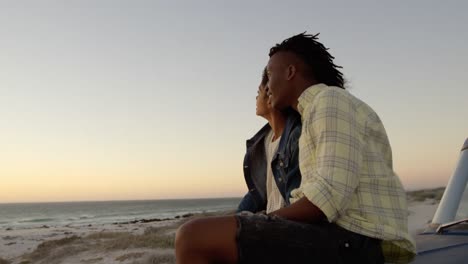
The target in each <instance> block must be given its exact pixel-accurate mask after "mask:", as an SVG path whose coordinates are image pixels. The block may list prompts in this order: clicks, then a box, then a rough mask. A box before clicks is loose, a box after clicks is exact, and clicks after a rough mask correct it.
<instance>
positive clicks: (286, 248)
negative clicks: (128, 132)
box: [176, 34, 415, 263]
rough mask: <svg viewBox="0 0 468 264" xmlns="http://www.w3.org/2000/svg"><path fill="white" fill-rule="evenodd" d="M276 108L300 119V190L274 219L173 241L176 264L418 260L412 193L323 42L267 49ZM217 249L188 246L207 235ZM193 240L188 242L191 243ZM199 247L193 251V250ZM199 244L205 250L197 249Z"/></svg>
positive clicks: (188, 228) (194, 230)
mask: <svg viewBox="0 0 468 264" xmlns="http://www.w3.org/2000/svg"><path fill="white" fill-rule="evenodd" d="M269 55H270V60H269V62H268V66H267V72H268V77H269V83H268V86H269V89H270V100H271V103H272V104H273V106H274V107H275V108H277V109H279V110H281V109H285V108H287V107H292V108H294V109H296V110H297V111H298V112H299V113H300V115H301V117H302V133H301V137H300V139H299V168H300V171H301V174H302V181H301V185H300V187H299V188H298V189H296V190H294V191H292V193H291V195H292V198H291V205H290V206H288V207H285V208H281V209H279V210H277V211H274V212H272V213H271V214H269V215H268V216H259V215H253V216H239V215H238V216H235V217H234V218H233V217H224V218H217V219H202V220H200V221H198V220H195V221H193V222H191V223H188V224H187V225H185V226H183V227H182V228H181V229H180V230H179V232H178V234H177V238H176V254H177V255H176V256H177V261H178V263H189V262H188V261H187V260H188V259H189V258H188V256H192V258H193V259H194V260H195V261H196V262H192V263H216V262H222V263H237V262H238V263H383V262H384V261H385V262H390V263H406V262H409V261H410V260H411V259H412V258H413V257H414V254H415V246H414V242H413V240H412V238H411V237H410V235H409V234H408V228H407V205H406V195H405V192H404V190H403V188H402V185H401V183H400V181H399V179H398V177H397V176H396V175H395V173H394V172H393V168H392V154H391V149H390V145H389V142H388V138H387V135H386V132H385V129H384V127H383V125H382V122H381V121H380V119H379V117H378V116H377V114H375V112H374V111H373V110H372V109H371V108H370V107H369V106H368V105H366V104H365V103H363V102H362V101H360V100H359V99H357V98H356V97H354V96H352V95H351V94H349V93H348V92H347V91H346V90H345V89H344V81H343V75H342V73H341V72H340V71H339V68H340V67H338V66H336V65H335V64H334V63H333V59H334V57H332V56H331V55H330V54H329V53H328V51H327V49H326V48H325V47H324V46H323V45H322V44H321V43H319V42H318V41H317V35H315V36H314V35H306V34H299V35H296V36H293V37H291V38H289V39H286V40H285V41H283V42H282V43H280V44H277V45H276V46H274V47H273V48H272V49H271V50H270V54H269ZM210 227H211V228H214V229H216V230H219V231H220V232H221V231H224V232H222V234H219V235H217V236H213V237H211V238H210V239H212V240H213V241H212V242H209V241H207V240H204V241H202V242H200V241H194V240H192V241H190V240H191V237H192V238H193V237H195V236H203V233H204V231H205V230H207V229H209V228H210ZM187 241H188V242H187ZM194 242H200V244H198V245H197V246H193V245H192V246H189V245H190V244H193V243H194ZM200 245H201V246H200Z"/></svg>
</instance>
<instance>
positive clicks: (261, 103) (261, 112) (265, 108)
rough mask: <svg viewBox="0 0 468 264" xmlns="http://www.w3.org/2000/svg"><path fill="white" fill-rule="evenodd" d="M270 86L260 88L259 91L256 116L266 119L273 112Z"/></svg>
mask: <svg viewBox="0 0 468 264" xmlns="http://www.w3.org/2000/svg"><path fill="white" fill-rule="evenodd" d="M267 93H268V86H267V85H262V84H260V86H258V91H257V109H256V110H257V111H256V114H257V115H258V116H263V117H265V116H266V115H267V114H269V113H270V112H271V109H272V108H271V103H270V99H269V98H268V94H267Z"/></svg>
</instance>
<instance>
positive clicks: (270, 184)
mask: <svg viewBox="0 0 468 264" xmlns="http://www.w3.org/2000/svg"><path fill="white" fill-rule="evenodd" d="M272 139H273V130H271V131H270V132H269V133H268V135H266V137H265V154H266V160H267V175H266V189H267V207H266V212H267V214H268V213H270V212H273V211H276V210H278V209H280V208H282V207H284V205H285V203H284V200H283V196H281V193H280V191H279V189H278V186H277V185H276V181H275V179H274V178H273V171H272V169H271V161H272V160H273V157H274V155H275V153H276V151H277V150H278V145H279V142H280V139H281V137H279V138H277V139H276V140H275V141H273V142H272Z"/></svg>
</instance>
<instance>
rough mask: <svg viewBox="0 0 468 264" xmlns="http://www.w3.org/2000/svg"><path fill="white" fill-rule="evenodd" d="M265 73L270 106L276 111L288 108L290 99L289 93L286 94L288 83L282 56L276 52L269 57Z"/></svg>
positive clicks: (285, 65)
mask: <svg viewBox="0 0 468 264" xmlns="http://www.w3.org/2000/svg"><path fill="white" fill-rule="evenodd" d="M267 73H268V87H269V88H270V91H269V96H270V101H271V105H272V106H273V107H274V108H276V109H278V110H284V109H285V108H287V107H288V106H290V102H289V101H290V100H289V99H290V97H291V94H290V92H288V90H290V89H288V88H289V86H290V82H288V76H287V64H286V63H285V58H284V54H282V53H281V52H278V53H276V54H274V55H273V56H271V58H270V60H269V61H268V65H267Z"/></svg>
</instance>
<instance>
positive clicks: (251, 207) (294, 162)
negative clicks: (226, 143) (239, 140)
mask: <svg viewBox="0 0 468 264" xmlns="http://www.w3.org/2000/svg"><path fill="white" fill-rule="evenodd" d="M301 127H302V126H301V116H300V115H299V114H298V113H297V112H296V111H294V110H292V109H291V110H288V111H287V119H286V125H285V128H284V130H283V134H282V135H281V140H280V142H279V145H278V150H277V152H276V153H275V155H274V156H273V160H272V162H271V164H269V165H270V166H271V168H272V172H273V176H274V178H275V182H276V185H277V186H278V189H279V190H280V192H281V195H282V196H283V199H284V201H285V203H286V205H289V198H290V195H291V191H292V190H294V189H296V188H298V187H299V185H300V184H301V173H300V171H299V162H298V160H299V159H298V154H299V146H298V141H299V137H300V135H301ZM270 130H271V127H270V125H269V124H266V125H265V126H264V127H263V128H262V129H260V131H258V132H257V134H255V136H253V137H252V138H251V139H249V140H247V153H246V154H245V157H244V177H245V182H246V183H247V187H248V188H249V191H248V192H247V194H245V196H244V198H243V199H242V200H241V202H240V204H239V206H238V208H237V212H240V211H250V212H253V213H256V212H259V211H262V210H266V205H267V193H266V174H267V173H266V171H267V167H266V166H267V162H266V155H265V144H264V139H265V136H266V135H267V134H268V132H269V131H270Z"/></svg>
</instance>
